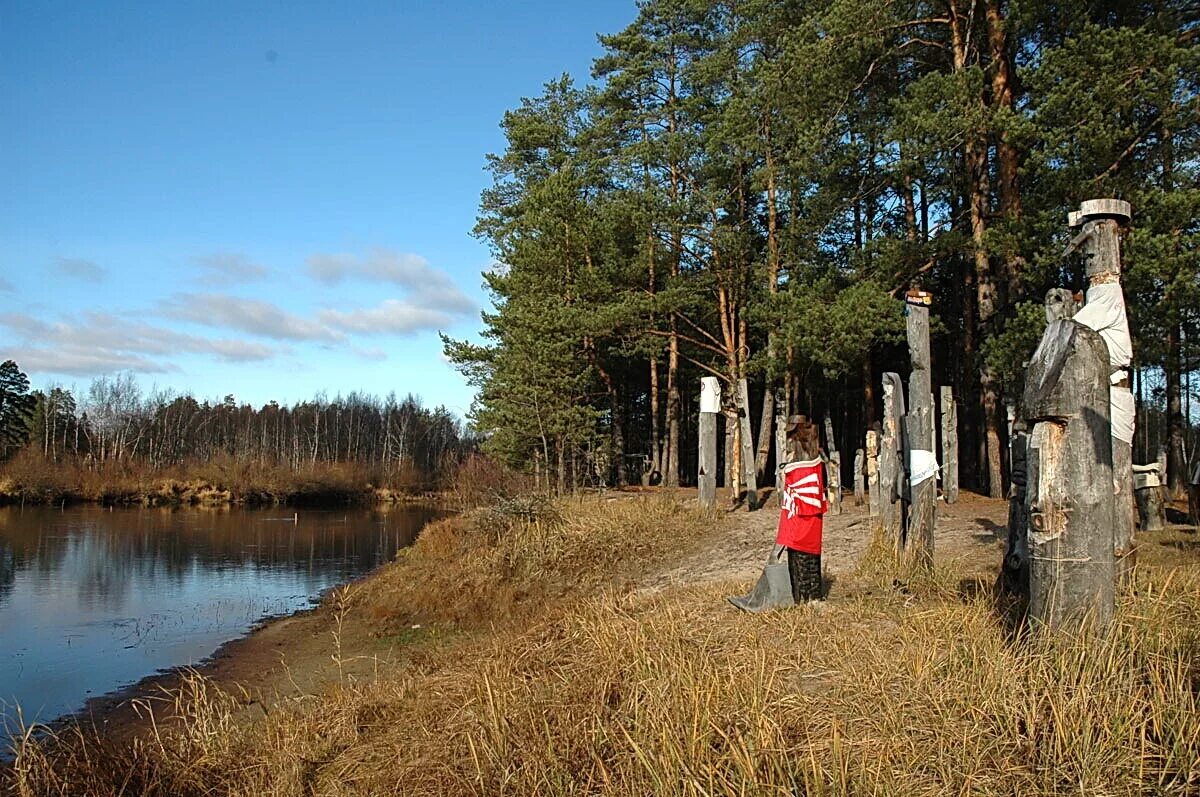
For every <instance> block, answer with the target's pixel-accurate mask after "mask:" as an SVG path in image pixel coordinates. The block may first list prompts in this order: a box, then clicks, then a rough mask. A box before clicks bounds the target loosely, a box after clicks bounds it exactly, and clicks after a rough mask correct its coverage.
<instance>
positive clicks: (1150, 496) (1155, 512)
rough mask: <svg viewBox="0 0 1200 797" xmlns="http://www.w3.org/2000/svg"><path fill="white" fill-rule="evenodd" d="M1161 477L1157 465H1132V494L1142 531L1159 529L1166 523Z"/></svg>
mask: <svg viewBox="0 0 1200 797" xmlns="http://www.w3.org/2000/svg"><path fill="white" fill-rule="evenodd" d="M1163 481H1165V479H1163V478H1162V477H1161V476H1160V475H1159V472H1158V465H1157V464H1155V465H1134V466H1133V495H1134V498H1135V499H1136V501H1137V510H1138V525H1139V527H1140V528H1141V530H1142V531H1159V530H1160V529H1162V528H1164V527H1165V526H1166V524H1167V516H1166V509H1165V506H1164V504H1163V490H1162V484H1163Z"/></svg>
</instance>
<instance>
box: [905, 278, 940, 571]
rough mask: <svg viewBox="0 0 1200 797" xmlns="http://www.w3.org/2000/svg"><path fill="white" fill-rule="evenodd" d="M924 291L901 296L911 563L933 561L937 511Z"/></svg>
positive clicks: (928, 299) (926, 296) (928, 301)
mask: <svg viewBox="0 0 1200 797" xmlns="http://www.w3.org/2000/svg"><path fill="white" fill-rule="evenodd" d="M932 300H933V297H932V295H930V294H929V293H927V292H925V291H909V292H908V294H907V295H906V296H905V304H906V307H905V312H906V316H907V321H908V324H907V326H908V353H909V357H910V358H911V359H912V374H911V375H910V376H909V378H908V401H909V405H910V406H909V411H908V416H907V424H906V428H905V432H906V434H907V435H908V439H907V441H906V443H907V445H906V447H905V450H906V451H907V453H908V456H907V458H906V462H907V465H908V467H907V470H908V480H909V495H910V498H909V502H910V504H911V506H910V507H909V519H908V528H907V534H906V536H905V547H906V548H907V549H908V550H909V551H910V552H911V554H912V556H913V559H914V561H915V562H918V563H921V564H932V563H933V524H934V518H935V513H936V512H937V470H938V467H937V458H936V457H935V456H934V453H933V386H932V381H931V376H930V370H929V305H930V304H931V303H932Z"/></svg>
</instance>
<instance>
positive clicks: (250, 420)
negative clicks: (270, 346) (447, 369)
mask: <svg viewBox="0 0 1200 797" xmlns="http://www.w3.org/2000/svg"><path fill="white" fill-rule="evenodd" d="M473 449H474V440H473V439H472V438H471V437H470V435H468V434H467V433H466V432H465V430H464V429H463V428H462V423H461V421H459V420H458V419H457V418H455V417H454V415H453V414H452V413H450V412H449V411H448V410H446V409H444V408H441V407H439V408H437V409H434V410H430V409H427V408H425V407H423V406H421V403H420V401H419V400H418V399H416V398H415V397H413V396H411V395H410V396H408V397H406V398H404V399H400V400H398V399H397V398H396V397H395V396H394V395H393V396H388V397H387V398H385V399H380V398H377V397H374V396H368V395H364V394H361V393H351V394H349V395H346V396H340V395H339V396H336V397H334V398H328V397H325V396H318V397H316V398H314V399H312V400H309V401H301V402H296V403H295V404H292V405H291V406H287V405H281V404H279V403H278V402H274V401H272V402H270V403H268V404H265V405H263V406H261V407H254V406H252V405H249V404H246V403H244V402H242V403H239V402H237V401H236V400H235V399H234V397H233V396H226V397H225V399H224V400H223V401H216V402H210V401H202V400H197V399H196V398H194V397H192V396H190V395H178V394H175V393H170V392H166V391H152V392H150V393H146V392H144V391H143V390H142V389H141V388H140V387H139V386H138V384H137V382H136V381H135V380H134V378H133V376H132V375H131V374H128V373H124V374H117V375H115V376H111V377H104V376H102V377H98V378H96V379H95V380H93V381H92V383H91V384H90V385H89V386H88V388H87V390H86V391H84V392H83V393H82V394H81V395H80V396H79V397H78V398H76V396H75V395H74V394H73V393H72V392H71V391H69V390H66V389H64V388H61V387H51V388H48V389H45V390H30V388H29V380H28V377H26V376H25V374H24V373H23V372H22V371H21V370H20V367H19V366H18V365H17V363H15V362H13V361H11V360H9V361H7V362H5V363H3V364H0V461H3V460H5V459H8V458H10V457H12V456H14V455H16V454H18V453H21V452H25V453H26V454H29V455H33V456H36V457H40V458H44V459H45V460H46V461H47V462H48V463H50V464H55V463H62V464H84V465H86V466H89V467H92V468H103V467H106V466H109V465H112V464H116V465H121V464H125V465H136V466H143V467H148V468H150V469H151V470H161V469H163V468H167V467H175V466H184V467H186V466H194V465H201V464H203V463H206V462H209V461H212V460H214V459H218V458H225V459H227V460H229V461H233V462H240V463H247V464H258V465H270V466H282V467H286V468H289V469H291V470H293V471H298V470H301V469H302V468H304V467H305V466H310V465H314V464H324V463H352V464H356V465H362V466H365V467H367V468H369V469H371V470H372V471H373V472H375V473H376V475H377V476H379V477H381V478H384V479H387V480H389V481H393V482H396V483H398V484H404V485H406V486H411V487H416V488H427V487H431V486H435V485H436V484H437V482H438V481H439V479H440V478H442V477H443V476H447V475H452V474H453V472H454V470H455V468H456V467H457V465H458V463H459V462H460V461H461V460H462V458H463V456H464V455H465V454H466V453H468V452H469V451H471V450H473Z"/></svg>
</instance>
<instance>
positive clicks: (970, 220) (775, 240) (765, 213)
mask: <svg viewBox="0 0 1200 797" xmlns="http://www.w3.org/2000/svg"><path fill="white" fill-rule="evenodd" d="M632 13H636V18H635V19H633V21H632V22H631V23H630V24H629V26H628V27H627V28H625V29H624V30H622V31H620V32H617V33H614V34H611V35H604V36H601V37H600V41H601V43H602V45H603V48H604V54H603V55H602V56H601V57H600V58H599V59H598V60H596V61H595V63H594V66H593V78H594V79H593V80H592V81H591V82H589V83H588V84H587V85H577V84H576V83H575V82H573V81H572V80H571V79H570V78H568V77H566V76H563V77H560V78H556V79H553V80H551V81H550V82H549V83H547V84H546V86H545V89H544V92H543V93H542V94H541V95H540V96H537V97H534V98H531V99H527V100H524V101H522V103H521V104H520V107H518V108H515V109H514V110H511V111H509V112H508V113H506V114H505V116H504V118H503V121H502V129H503V132H504V134H505V136H506V138H507V148H506V149H505V151H504V152H502V153H500V154H498V155H493V156H490V158H489V162H490V169H491V172H492V175H493V185H492V187H491V188H489V189H488V190H486V191H485V192H484V194H483V197H482V200H481V209H480V217H479V223H478V227H477V230H476V232H477V234H478V235H479V236H481V237H482V238H483V239H485V240H486V241H487V242H489V244H490V245H491V247H492V248H493V251H494V255H495V259H496V265H495V267H494V268H493V269H492V270H491V271H490V272H489V273H487V274H486V275H485V279H486V282H487V285H488V287H489V288H490V290H491V292H492V295H493V298H494V301H495V305H496V309H495V312H494V313H491V314H487V315H485V319H484V320H485V324H486V329H485V333H484V334H485V340H484V342H483V344H482V345H477V344H473V343H470V342H467V341H455V340H449V339H447V340H446V353H447V355H448V356H449V357H450V359H451V360H452V361H453V362H455V363H456V364H457V365H458V366H459V368H460V369H461V370H462V371H463V372H464V373H465V374H466V375H467V376H468V378H469V379H470V380H471V381H472V382H473V383H474V384H475V385H476V386H477V388H478V390H479V394H478V398H477V401H476V404H475V407H474V409H473V422H474V423H475V424H476V426H477V427H478V429H479V431H480V432H482V433H483V434H485V435H486V437H487V439H486V443H485V447H486V449H487V450H489V451H490V452H491V453H493V454H494V455H497V456H499V457H502V458H504V459H505V460H507V461H509V462H510V463H513V464H517V465H520V466H522V467H525V468H528V469H530V470H536V471H539V472H541V473H546V474H548V475H550V477H551V479H552V480H557V483H558V484H559V485H560V486H563V487H569V486H570V485H572V484H589V483H597V482H608V483H612V482H613V481H617V482H624V481H632V480H636V477H637V475H638V473H640V469H641V468H642V467H643V465H644V464H645V465H647V466H648V467H650V468H652V469H654V470H657V471H659V472H660V473H661V474H662V476H663V479H664V482H665V483H666V484H668V485H673V484H679V483H685V484H686V483H690V482H692V481H693V480H694V478H695V462H696V452H695V424H696V412H697V400H698V393H699V378H700V377H702V376H708V375H715V376H718V377H720V378H721V379H722V380H723V383H724V386H725V389H724V395H725V397H726V399H727V400H728V399H729V398H730V397H731V396H732V394H733V390H731V389H730V388H731V385H733V384H735V383H736V380H737V379H738V378H741V377H747V378H748V379H749V381H750V386H751V408H752V409H751V420H752V422H753V425H754V429H755V435H754V442H755V446H756V448H757V454H758V456H757V466H758V468H759V470H760V471H766V470H767V469H768V468H770V467H771V466H772V462H771V454H770V448H771V439H772V434H771V431H770V430H771V424H772V417H773V415H774V412H775V407H774V402H775V395H776V389H777V388H779V389H781V391H780V395H783V396H785V397H786V401H787V402H788V405H789V406H788V407H787V411H788V412H793V413H803V414H807V415H809V416H810V417H813V418H816V419H820V418H822V417H824V416H825V415H826V414H828V415H829V416H830V417H831V418H832V419H833V421H834V425H835V428H836V430H837V431H836V435H837V437H838V440H837V441H836V442H837V443H838V446H837V447H838V448H839V449H841V450H842V451H846V450H849V451H854V450H855V448H857V447H861V446H862V445H863V442H862V440H863V435H864V432H865V431H866V430H867V429H868V428H869V427H870V426H871V425H872V424H873V423H874V422H875V421H876V419H878V418H879V416H880V413H881V406H880V401H881V399H880V395H879V394H880V391H879V388H878V385H879V379H880V375H881V373H882V372H884V371H897V372H900V373H901V375H903V376H907V372H908V355H907V349H906V347H905V346H904V318H903V302H902V301H901V298H900V297H902V295H903V293H904V292H905V291H906V290H909V289H912V288H920V289H924V290H928V291H930V292H932V294H933V296H934V300H933V306H932V308H931V314H932V317H933V369H934V370H933V384H934V389H935V392H936V390H937V386H938V385H950V386H952V387H953V388H954V394H955V396H956V398H957V403H958V405H959V406H958V418H959V425H960V429H959V439H960V445H961V446H962V453H961V455H960V459H961V469H962V480H963V484H964V485H967V486H974V487H976V488H978V489H980V490H982V491H984V492H985V493H990V494H991V495H993V496H1000V495H1002V494H1003V491H1004V489H1005V486H1006V485H1005V479H1006V464H1007V463H1006V462H1005V459H1006V448H1007V446H1006V433H1007V432H1006V411H1007V406H1008V405H1009V404H1010V403H1013V402H1015V401H1017V399H1018V398H1019V396H1020V392H1021V386H1022V380H1023V363H1024V362H1025V361H1026V360H1027V359H1028V357H1029V355H1030V354H1031V353H1032V351H1033V348H1034V347H1035V345H1036V342H1037V340H1038V337H1039V336H1040V334H1041V329H1042V326H1043V324H1044V316H1043V312H1042V306H1041V305H1042V297H1043V295H1044V293H1045V291H1046V290H1047V289H1048V288H1050V287H1055V286H1062V287H1069V288H1071V289H1072V290H1076V291H1079V290H1082V288H1083V287H1084V285H1083V272H1082V265H1081V263H1080V262H1079V261H1078V259H1077V258H1075V259H1072V258H1064V256H1063V251H1064V246H1065V244H1066V243H1067V241H1068V240H1069V238H1070V234H1069V231H1068V229H1067V224H1066V216H1067V212H1068V211H1070V210H1074V209H1076V208H1078V206H1079V203H1080V202H1081V201H1082V200H1087V199H1093V198H1100V197H1118V198H1122V199H1125V200H1128V201H1129V202H1131V203H1132V206H1133V213H1134V218H1133V222H1132V226H1131V229H1130V232H1129V234H1128V236H1127V238H1126V240H1125V242H1124V265H1125V273H1124V275H1123V282H1124V287H1125V293H1126V299H1127V302H1128V307H1129V314H1130V324H1131V328H1132V332H1133V340H1134V364H1133V369H1132V371H1133V390H1134V393H1135V396H1136V398H1137V401H1138V415H1137V421H1138V432H1137V438H1136V440H1135V445H1134V459H1135V461H1138V462H1146V461H1151V462H1152V461H1154V459H1155V458H1156V456H1157V454H1158V451H1159V448H1160V447H1166V448H1167V449H1168V453H1169V477H1170V481H1171V485H1172V486H1173V487H1174V488H1176V489H1179V488H1180V486H1181V483H1182V482H1183V480H1184V479H1185V473H1186V470H1187V464H1186V463H1187V461H1188V460H1189V459H1191V458H1194V457H1195V456H1196V454H1195V452H1194V451H1193V450H1192V449H1191V445H1192V444H1193V443H1194V442H1195V436H1194V431H1195V430H1194V428H1193V423H1192V422H1191V421H1192V419H1193V418H1194V412H1193V404H1192V402H1193V401H1194V398H1195V397H1194V395H1193V393H1192V389H1191V387H1192V383H1191V375H1192V373H1193V372H1194V371H1195V370H1197V368H1198V367H1200V363H1198V362H1197V355H1198V354H1200V349H1198V348H1197V345H1196V343H1197V339H1198V338H1197V336H1198V334H1200V326H1198V324H1200V313H1198V312H1197V309H1198V306H1200V304H1198V301H1197V300H1198V298H1200V253H1198V247H1197V244H1198V243H1200V222H1198V221H1197V219H1198V218H1200V182H1198V178H1200V159H1198V156H1200V137H1198V133H1200V125H1198V121H1200V105H1198V101H1197V87H1198V83H1200V50H1198V49H1197V46H1196V45H1197V42H1198V41H1200V6H1197V5H1196V4H1195V3H1194V2H1186V1H1184V0H1163V1H1161V2H1156V1H1154V0H1151V1H1149V2H1128V1H1127V0H1109V1H1108V2H1082V1H1081V2H1015V1H1013V0H933V1H932V2H927V1H924V0H902V1H901V2H880V0H796V1H795V2H784V1H783V0H644V1H643V2H641V3H639V4H638V7H637V8H636V9H631V14H632ZM734 426H736V424H728V423H726V428H727V429H732V428H733V427H734ZM843 459H844V461H845V462H847V464H848V463H849V461H850V460H851V459H852V457H844V458H843ZM760 483H761V479H760Z"/></svg>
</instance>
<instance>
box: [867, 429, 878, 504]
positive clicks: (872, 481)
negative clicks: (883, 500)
mask: <svg viewBox="0 0 1200 797" xmlns="http://www.w3.org/2000/svg"><path fill="white" fill-rule="evenodd" d="M867 506H868V508H869V509H870V513H871V517H879V512H880V510H879V432H877V431H875V430H874V429H871V430H870V431H868V432H867Z"/></svg>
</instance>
